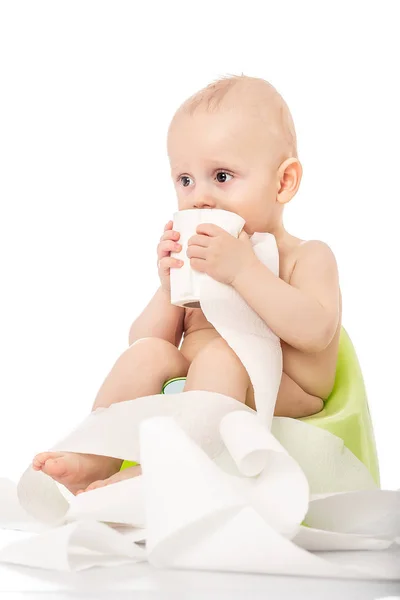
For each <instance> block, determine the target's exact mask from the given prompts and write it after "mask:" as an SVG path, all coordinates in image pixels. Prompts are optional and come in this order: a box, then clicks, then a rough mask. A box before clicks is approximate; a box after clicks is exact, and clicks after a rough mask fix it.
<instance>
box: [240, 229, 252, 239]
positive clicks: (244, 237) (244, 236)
mask: <svg viewBox="0 0 400 600" xmlns="http://www.w3.org/2000/svg"><path fill="white" fill-rule="evenodd" d="M249 239H250V236H248V235H247V233H246V232H245V230H244V229H242V231H241V232H240V235H239V240H249Z"/></svg>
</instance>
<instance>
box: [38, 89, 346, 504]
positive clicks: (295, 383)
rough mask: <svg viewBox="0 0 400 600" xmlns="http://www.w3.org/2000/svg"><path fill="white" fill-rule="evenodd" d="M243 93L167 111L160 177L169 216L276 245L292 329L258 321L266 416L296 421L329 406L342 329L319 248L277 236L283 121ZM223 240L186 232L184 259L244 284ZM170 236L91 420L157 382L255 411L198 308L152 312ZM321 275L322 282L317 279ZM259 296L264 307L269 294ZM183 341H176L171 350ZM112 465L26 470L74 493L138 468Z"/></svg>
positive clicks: (248, 261)
mask: <svg viewBox="0 0 400 600" xmlns="http://www.w3.org/2000/svg"><path fill="white" fill-rule="evenodd" d="M250 79H251V78H250ZM245 83H246V85H245V86H241V85H239V86H236V88H232V91H230V92H228V94H227V95H226V97H224V102H223V105H222V107H221V108H220V109H218V110H215V111H211V112H210V111H207V110H205V109H202V108H201V107H200V109H196V111H195V112H194V113H193V114H191V113H190V112H189V113H188V112H187V111H186V110H185V108H184V107H183V108H181V109H179V111H177V113H176V115H175V117H174V119H173V121H172V123H171V126H170V130H169V134H168V153H169V158H170V163H171V175H172V177H173V180H174V182H175V186H176V194H177V199H178V208H179V210H185V209H190V208H219V209H224V210H229V211H231V212H235V213H237V214H239V215H240V216H242V217H243V218H244V219H245V221H246V224H245V228H244V231H245V233H246V234H247V235H248V236H250V235H252V234H253V233H254V232H256V231H259V232H269V233H272V234H273V235H274V236H275V238H276V241H277V245H278V250H279V258H280V272H279V280H281V281H283V282H285V284H286V285H284V286H282V285H280V286H277V285H276V283H277V282H276V281H275V282H274V281H272V282H271V286H275V288H276V292H274V293H276V295H277V297H278V296H279V294H281V295H282V302H278V306H279V307H281V306H282V307H286V310H289V312H288V314H290V317H291V327H288V326H287V325H285V323H286V321H288V319H286V318H285V315H284V314H283V308H282V314H281V311H280V310H278V311H275V312H272V313H271V314H268V316H267V318H266V319H265V321H266V322H267V324H268V325H269V327H270V328H271V329H272V330H273V331H274V332H275V333H277V331H279V333H277V335H278V337H280V339H281V346H282V353H283V376H282V381H281V386H280V389H279V393H278V398H277V402H276V406H275V413H274V414H275V415H276V416H288V417H292V418H299V417H305V416H309V415H312V414H316V413H318V412H320V411H321V410H322V409H323V401H322V399H325V398H327V397H328V396H329V394H330V392H331V390H332V387H333V383H334V377H335V370H336V359H337V350H338V343H339V334H340V328H341V297H340V290H339V286H338V278H337V272H336V266H335V262H334V258H333V255H332V253H331V252H330V250H329V249H328V250H327V248H326V247H324V248H321V247H320V246H319V245H318V243H317V244H315V243H313V242H304V241H303V240H301V239H300V238H297V237H294V236H292V235H290V234H289V233H288V232H286V230H285V228H284V226H283V222H282V212H283V206H284V205H285V204H286V203H288V202H289V201H290V200H291V199H292V198H293V196H294V195H295V194H296V192H297V190H298V187H299V185H300V181H301V176H302V168H301V165H300V163H299V161H298V159H297V150H296V147H295V144H296V142H295V133H294V129H293V123H292V121H291V116H290V113H289V111H288V109H287V107H286V105H285V103H284V102H283V100H282V99H281V97H280V96H279V95H277V93H276V92H275V91H274V89H273V88H272V86H269V85H268V86H263V84H262V83H260V80H257V81H256V82H252V81H250V80H246V82H245ZM220 175H221V177H220ZM228 237H229V238H230V239H228ZM228 237H227V236H224V235H223V234H222V233H221V232H218V231H215V230H214V231H212V232H210V231H209V232H208V233H205V232H204V231H203V232H201V231H200V232H197V234H196V235H194V236H193V238H191V240H189V247H188V252H187V255H188V257H189V259H190V264H191V266H192V268H193V269H197V270H199V271H203V272H207V273H208V274H209V275H210V276H212V277H214V278H215V279H216V280H218V281H221V282H224V283H228V284H232V285H234V282H236V281H239V280H240V277H242V281H243V273H246V272H247V269H249V270H250V268H252V266H253V262H254V253H252V250H251V248H250V246H251V245H250V244H249V243H248V241H247V240H246V239H240V240H236V239H235V240H234V239H233V238H232V236H228ZM178 238H179V234H178V235H176V232H172V231H171V226H166V229H165V232H164V235H163V236H162V238H161V242H160V244H159V247H158V261H159V262H158V266H159V275H160V281H161V291H158V292H157V294H158V295H159V296H158V297H157V298H156V295H157V294H155V296H154V300H153V301H154V306H153V305H151V303H150V305H149V307H148V308H146V309H145V311H144V313H143V315H142V316H141V317H140V318H138V319H137V321H138V324H137V326H136V330H137V331H138V332H140V334H141V335H137V338H140V339H136V341H135V342H134V343H133V344H132V345H131V346H130V347H129V348H128V350H127V351H126V352H125V353H123V355H122V356H121V357H120V358H119V359H118V360H117V362H116V364H115V365H114V367H113V369H112V370H111V372H110V373H109V375H108V377H107V378H106V380H105V381H104V383H103V385H102V387H101V388H100V390H99V393H98V395H97V397H96V400H95V403H94V406H93V410H95V409H96V408H97V407H99V406H105V407H108V406H110V405H111V404H112V403H115V402H121V401H124V400H131V399H135V398H138V397H141V396H146V395H151V394H157V393H159V392H160V389H161V387H162V384H163V382H164V381H166V380H167V379H169V378H172V377H178V376H187V380H186V385H185V390H212V391H215V392H220V393H223V394H226V395H229V396H232V397H234V398H236V399H237V400H239V401H241V402H244V403H246V404H247V405H248V406H250V407H251V408H253V409H255V404H254V395H253V389H252V386H251V383H250V381H249V379H248V375H247V372H246V371H245V369H244V367H243V365H242V364H241V362H240V361H239V359H238V358H237V356H236V355H235V354H234V353H233V351H232V350H231V349H230V348H229V346H228V345H227V344H226V342H225V341H224V340H223V339H222V338H221V337H220V336H219V334H218V333H217V331H216V330H215V329H214V327H213V326H212V325H211V323H209V322H208V321H207V320H206V319H205V316H204V314H203V312H202V311H201V309H182V312H179V309H177V308H176V307H171V306H170V305H169V304H168V300H166V301H165V303H164V304H163V299H162V295H163V294H164V293H165V297H166V298H168V297H169V270H170V268H172V267H175V268H179V266H181V265H179V264H178V263H177V262H176V260H175V259H173V258H172V257H170V253H171V251H173V250H175V251H179V250H180V247H179V243H178ZM176 244H178V245H176ZM215 248H218V261H215V255H216V252H215ZM319 252H321V255H320V257H318V253H319ZM316 258H317V259H318V258H319V259H320V260H319V263H318V264H319V268H320V272H319V273H317V271H315V264H316ZM324 261H325V262H326V264H325V263H324ZM325 267H326V268H325ZM325 272H326V273H329V275H326V276H324V277H321V273H325ZM238 285H239V284H238ZM246 287H248V286H246ZM289 288H296V290H299V291H298V296H297V298H298V299H299V300H301V302H300V303H298V302H297V301H296V302H293V303H292V306H289V305H290V298H291V296H290V293H288V290H289ZM271 289H272V287H271ZM289 291H290V290H289ZM296 293H297V292H296ZM255 295H256V288H255V289H254V296H255ZM263 298H265V299H266V304H267V299H268V294H267V295H266V296H264V297H263ZM278 299H279V301H280V300H281V299H280V297H279V298H278ZM153 301H152V302H153ZM246 301H247V300H246ZM288 306H289V309H288V308H287V307H288ZM160 307H161V308H160ZM301 310H303V314H302V313H301ZM313 311H314V313H315V314H314V313H313ZM160 312H161V313H162V314H164V313H165V320H160V319H159V315H160ZM304 314H306V315H307V323H306V326H307V327H308V330H307V339H308V338H309V337H310V336H309V331H312V329H313V328H315V331H316V333H315V339H316V340H317V333H318V332H319V331H324V332H325V331H326V334H324V336H325V337H324V338H323V340H322V341H320V338H321V335H322V334H321V335H320V334H319V333H318V335H319V338H318V340H319V342H318V343H319V346H318V348H317V342H315V348H314V346H311V345H310V344H311V342H309V341H307V340H306V339H305V335H304V340H303V339H302V332H304V331H305V325H304V322H305V319H304ZM146 315H147V316H146ZM155 316H157V318H155ZM296 318H297V321H296ZM160 322H161V323H164V324H165V325H160ZM325 323H326V326H325ZM318 328H319V329H318ZM182 334H183V342H182V345H181V348H180V349H178V346H179V344H180V341H181V338H182ZM306 344H309V346H307V347H306ZM221 364H223V365H224V368H221ZM227 372H229V377H226V373H227ZM221 374H223V376H221ZM121 463H122V461H120V460H117V459H114V458H109V457H103V456H94V455H87V454H86V455H84V454H76V453H63V452H60V453H49V452H45V453H41V454H38V455H37V456H36V457H35V458H34V461H33V468H34V469H36V470H42V471H43V472H44V473H46V474H48V475H49V476H51V477H53V478H54V479H56V480H57V481H59V482H61V483H62V484H64V485H65V486H66V487H67V488H68V489H69V490H70V491H71V492H72V493H74V494H77V493H81V492H82V491H88V490H91V489H95V488H97V487H101V486H104V485H110V484H112V483H116V482H117V481H120V480H122V479H126V478H129V477H135V476H137V475H139V474H140V473H141V469H140V466H137V467H132V468H130V469H125V470H124V471H122V472H119V468H120V466H121Z"/></svg>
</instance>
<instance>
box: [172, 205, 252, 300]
mask: <svg viewBox="0 0 400 600" xmlns="http://www.w3.org/2000/svg"><path fill="white" fill-rule="evenodd" d="M202 223H214V224H215V225H218V227H221V228H222V229H225V231H227V232H228V233H230V234H231V235H233V236H234V237H238V236H239V234H240V232H241V231H242V229H243V226H244V224H245V220H244V219H243V218H242V217H240V216H239V215H237V214H236V213H233V212H230V211H227V210H220V209H217V208H193V209H188V210H180V211H178V212H176V213H174V225H173V229H174V231H179V233H180V239H179V243H180V244H181V245H182V250H181V251H180V252H171V256H172V257H173V258H178V259H180V260H182V261H183V266H182V267H179V268H176V269H174V268H172V269H171V275H170V277H171V304H174V305H176V306H183V307H186V308H199V307H200V302H199V299H200V281H201V278H202V277H208V275H207V274H206V273H200V272H199V271H195V270H194V269H192V267H191V266H190V259H189V258H188V256H187V254H186V252H187V245H188V241H189V239H190V238H191V237H192V235H194V234H195V233H196V227H197V226H198V225H201V224H202Z"/></svg>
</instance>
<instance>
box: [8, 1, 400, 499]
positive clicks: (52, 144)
mask: <svg viewBox="0 0 400 600" xmlns="http://www.w3.org/2000/svg"><path fill="white" fill-rule="evenodd" d="M398 22H399V21H398V19H397V17H396V2H390V1H385V2H378V1H376V2H366V1H363V2H356V1H353V2H334V3H328V2H307V1H304V0H302V1H301V2H288V1H286V2H282V3H277V2H276V3H275V2H252V1H249V0H246V1H245V2H240V3H239V2H232V1H230V2H222V1H219V2H218V1H217V2H215V3H212V2H204V1H202V2H201V3H195V2H171V1H169V2H159V3H155V2H148V3H139V2H133V1H131V2H127V1H122V0H120V1H119V2H111V1H109V2H103V1H100V0H96V1H93V2H92V1H87V0H86V1H85V0H79V1H73V0H69V1H68V2H65V1H58V0H51V1H40V0H36V1H34V2H32V1H29V2H21V1H18V0H10V1H3V2H1V4H0V61H1V62H0V86H1V94H0V103H1V107H0V173H1V175H0V200H1V213H0V228H1V230H0V244H1V256H0V261H1V289H2V293H1V311H0V315H1V324H0V332H1V335H0V349H1V350H0V352H1V355H0V358H1V370H0V403H1V419H0V476H7V477H11V478H12V479H14V480H17V479H18V478H19V476H20V474H21V472H22V470H23V469H24V468H25V467H26V466H27V464H28V463H29V461H30V459H31V457H32V456H33V455H34V453H36V452H38V451H41V450H46V449H47V448H48V447H50V446H51V445H53V444H54V443H55V442H56V441H57V440H58V439H59V438H60V437H62V436H63V435H65V434H67V433H68V432H69V431H70V430H71V429H72V428H74V427H75V426H76V425H77V424H78V423H79V422H80V421H82V420H83V419H84V418H85V417H86V415H87V414H88V412H89V411H90V409H91V406H92V403H93V400H94V398H95V395H96V393H97V391H98V389H99V387H100V385H101V383H102V381H103V380H104V378H105V376H106V375H107V373H108V372H109V371H110V369H111V367H112V365H113V364H114V361H115V360H116V359H117V357H118V356H119V355H120V354H121V353H122V352H123V351H124V349H125V348H126V347H127V345H128V332H129V328H130V325H131V323H132V321H133V320H134V319H135V317H136V316H137V315H138V314H139V312H140V311H141V310H142V309H143V308H144V306H145V304H146V303H147V302H148V300H149V299H150V298H151V296H152V294H153V293H154V291H155V290H156V287H157V285H158V279H157V272H156V246H157V243H158V240H159V237H160V235H161V233H162V230H163V226H164V223H165V222H166V221H167V220H168V219H169V218H170V216H171V215H172V213H173V211H174V210H175V197H174V191H173V186H172V182H171V181H170V175H169V165H168V159H167V153H166V133H167V128H168V124H169V121H170V119H171V117H172V115H173V113H174V111H175V110H176V108H177V107H178V105H179V104H181V102H182V101H183V100H185V99H186V98H187V97H188V96H189V95H191V94H193V93H194V92H196V91H197V90H198V89H200V88H201V87H203V86H205V85H207V84H208V83H210V82H211V81H212V80H214V79H216V78H218V77H220V76H222V75H227V74H240V73H242V72H243V73H245V74H246V75H251V76H256V77H263V78H265V79H267V80H268V81H270V82H271V83H272V84H273V85H274V86H275V87H277V89H278V90H279V91H280V92H281V93H282V95H283V96H284V98H285V99H286V101H287V102H288V104H289V107H290V109H291V111H292V114H293V117H294V120H295V124H296V128H297V134H298V140H299V152H300V159H301V161H302V164H303V168H304V177H303V181H302V184H301V188H300V190H299V192H298V194H297V196H296V197H295V198H294V199H293V201H292V203H291V205H289V206H288V207H287V208H286V212H285V224H286V227H287V229H288V231H289V232H290V233H293V234H294V235H297V236H300V237H303V238H305V239H309V238H314V239H315V238H316V239H321V240H324V241H326V242H327V243H328V244H330V246H331V247H332V249H333V251H334V252H335V254H336V257H337V260H338V264H339V269H340V279H341V287H342V293H343V303H344V310H343V324H344V326H345V327H346V328H347V330H348V332H349V334H350V336H351V338H352V340H353V342H354V344H355V347H356V351H357V354H358V357H359V360H360V363H361V367H362V370H363V373H364V378H365V382H366V386H367V391H368V395H369V403H370V410H371V413H372V418H373V423H374V427H375V433H376V439H377V446H378V452H379V459H380V466H381V479H382V486H383V487H384V488H388V489H396V488H399V487H400V472H399V467H398V457H399V456H400V423H399V421H400V408H399V405H400V391H399V390H400V385H399V381H398V377H399V372H400V368H399V365H398V361H399V352H398V341H399V338H400V320H399V305H400V295H399V291H398V290H399V284H398V262H399V260H398V259H399V251H398V229H399V224H398V202H399V186H398V165H399V139H400V118H399V113H398V111H399V106H400V86H399V76H398V64H397V62H398V59H397V58H396V57H398V56H399V55H400V42H399V36H398Z"/></svg>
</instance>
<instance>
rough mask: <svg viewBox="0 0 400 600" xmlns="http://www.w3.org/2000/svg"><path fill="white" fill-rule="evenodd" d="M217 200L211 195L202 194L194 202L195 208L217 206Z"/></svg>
mask: <svg viewBox="0 0 400 600" xmlns="http://www.w3.org/2000/svg"><path fill="white" fill-rule="evenodd" d="M216 207H217V202H216V200H215V198H212V197H211V196H200V197H199V198H196V199H195V200H194V202H193V208H216Z"/></svg>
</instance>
